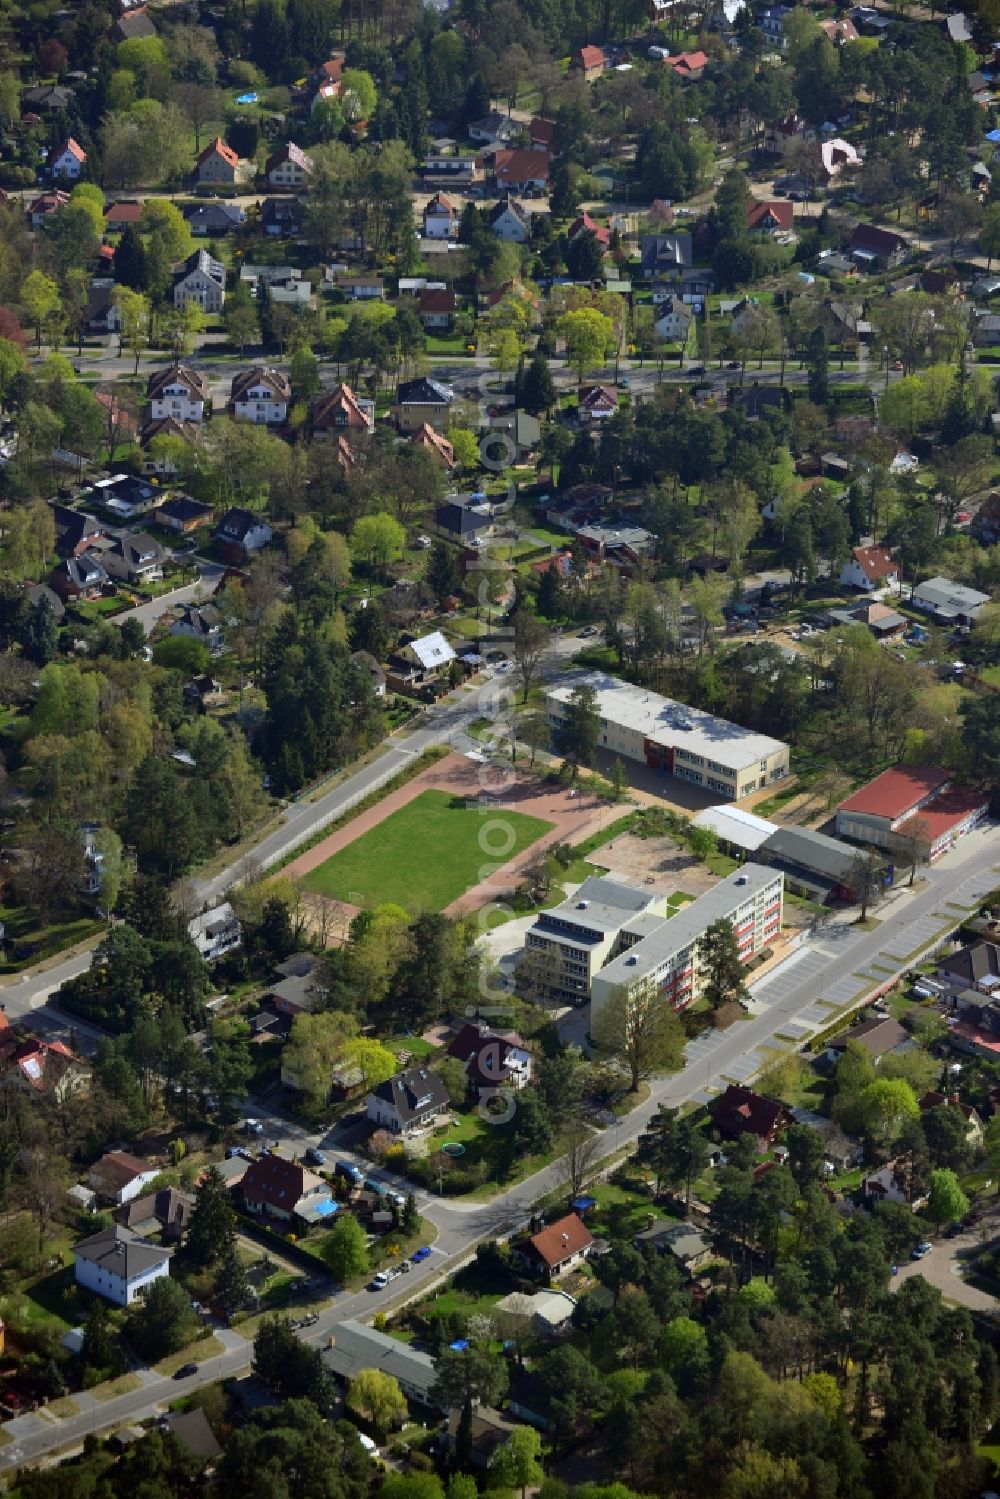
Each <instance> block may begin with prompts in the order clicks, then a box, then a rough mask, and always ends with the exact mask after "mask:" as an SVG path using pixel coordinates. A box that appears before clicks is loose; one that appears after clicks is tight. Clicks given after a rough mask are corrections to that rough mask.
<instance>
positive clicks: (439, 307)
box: [417, 286, 455, 333]
mask: <svg viewBox="0 0 1000 1499" xmlns="http://www.w3.org/2000/svg"><path fill="white" fill-rule="evenodd" d="M417 313H418V315H419V318H420V321H421V322H422V323H423V325H424V327H425V329H426V330H427V332H428V333H432V332H433V331H434V330H435V329H438V330H447V329H448V328H450V327H451V325H452V322H453V321H454V317H455V293H454V292H453V291H452V290H451V288H450V287H442V288H441V289H440V290H439V289H437V288H434V287H430V286H426V287H424V290H423V291H422V292H421V293H420V301H419V302H418V304H417Z"/></svg>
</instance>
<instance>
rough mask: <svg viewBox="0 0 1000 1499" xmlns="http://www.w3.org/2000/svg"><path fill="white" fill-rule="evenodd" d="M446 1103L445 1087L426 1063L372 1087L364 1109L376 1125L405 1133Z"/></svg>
mask: <svg viewBox="0 0 1000 1499" xmlns="http://www.w3.org/2000/svg"><path fill="white" fill-rule="evenodd" d="M448 1107H449V1099H448V1089H447V1088H446V1087H445V1085H444V1083H443V1082H442V1081H441V1079H440V1078H439V1077H438V1075H437V1073H436V1072H431V1070H430V1069H429V1068H428V1067H408V1068H407V1069H406V1071H405V1072H397V1073H396V1075H395V1077H390V1078H387V1079H386V1081H385V1082H384V1083H379V1084H378V1086H377V1087H375V1088H373V1089H372V1091H371V1092H370V1093H369V1095H368V1099H367V1103H366V1112H367V1114H368V1118H369V1119H370V1120H371V1121H372V1123H373V1124H374V1125H375V1127H376V1129H387V1130H389V1132H390V1133H391V1134H394V1135H408V1134H410V1133H411V1132H412V1131H414V1130H418V1129H423V1128H424V1127H425V1126H426V1125H428V1124H430V1123H431V1122H432V1121H433V1120H435V1119H436V1118H437V1116H438V1114H442V1113H444V1112H445V1110H446V1109H447V1108H448Z"/></svg>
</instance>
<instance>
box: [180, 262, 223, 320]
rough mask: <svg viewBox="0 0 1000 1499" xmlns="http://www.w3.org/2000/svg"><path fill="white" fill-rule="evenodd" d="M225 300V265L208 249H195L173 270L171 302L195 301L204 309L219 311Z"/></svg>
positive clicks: (184, 304) (184, 305)
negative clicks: (210, 253)
mask: <svg viewBox="0 0 1000 1499" xmlns="http://www.w3.org/2000/svg"><path fill="white" fill-rule="evenodd" d="M225 300H226V268H225V266H224V265H223V264H222V262H221V260H216V259H215V258H214V256H212V255H209V253H208V251H207V250H195V251H194V253H193V254H192V255H189V256H188V258H187V260H185V261H182V262H181V264H180V266H179V267H178V268H177V270H176V271H175V272H174V306H175V307H186V306H187V304H188V303H189V302H194V303H196V304H197V306H199V307H200V308H201V309H202V311H203V312H221V311H222V307H223V303H224V302H225Z"/></svg>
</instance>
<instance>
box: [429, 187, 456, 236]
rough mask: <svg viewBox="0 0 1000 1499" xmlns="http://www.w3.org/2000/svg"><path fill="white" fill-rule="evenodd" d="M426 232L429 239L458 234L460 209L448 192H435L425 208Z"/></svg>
mask: <svg viewBox="0 0 1000 1499" xmlns="http://www.w3.org/2000/svg"><path fill="white" fill-rule="evenodd" d="M424 234H425V235H426V237H427V238H428V239H455V238H457V236H458V209H457V208H456V207H455V205H454V203H453V202H452V201H451V199H450V198H449V197H448V196H447V194H446V193H435V194H434V197H433V198H431V200H430V202H429V203H428V204H427V205H426V207H425V208H424Z"/></svg>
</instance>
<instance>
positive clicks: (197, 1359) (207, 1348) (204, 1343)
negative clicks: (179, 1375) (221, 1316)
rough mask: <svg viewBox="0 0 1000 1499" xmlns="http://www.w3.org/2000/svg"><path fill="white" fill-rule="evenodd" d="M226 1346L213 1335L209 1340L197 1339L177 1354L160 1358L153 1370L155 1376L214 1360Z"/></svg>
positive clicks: (173, 1372)
mask: <svg viewBox="0 0 1000 1499" xmlns="http://www.w3.org/2000/svg"><path fill="white" fill-rule="evenodd" d="M225 1351H226V1345H225V1343H223V1342H222V1341H221V1339H219V1338H217V1337H215V1335H214V1334H213V1335H212V1337H210V1338H198V1339H197V1340H196V1341H195V1342H193V1343H189V1344H188V1346H187V1347H186V1348H182V1349H181V1350H180V1352H179V1353H171V1354H170V1356H169V1357H168V1358H161V1359H160V1362H159V1363H158V1364H154V1365H153V1368H154V1369H155V1370H156V1372H157V1374H176V1372H177V1370H178V1369H179V1368H181V1366H182V1365H183V1364H203V1363H204V1362H205V1361H206V1359H210V1358H216V1357H217V1356H218V1355H219V1354H220V1353H225Z"/></svg>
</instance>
